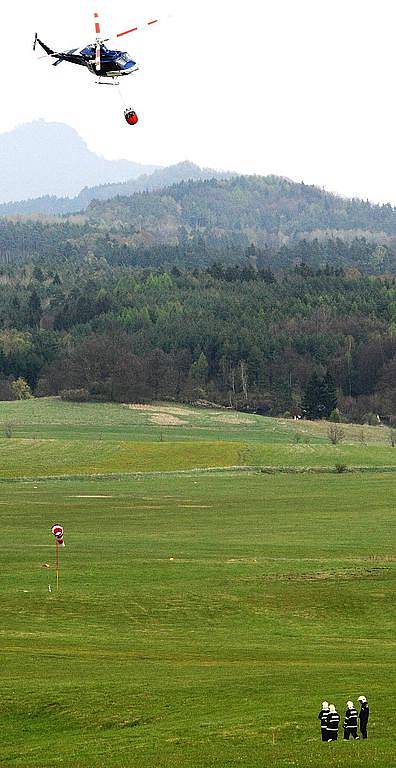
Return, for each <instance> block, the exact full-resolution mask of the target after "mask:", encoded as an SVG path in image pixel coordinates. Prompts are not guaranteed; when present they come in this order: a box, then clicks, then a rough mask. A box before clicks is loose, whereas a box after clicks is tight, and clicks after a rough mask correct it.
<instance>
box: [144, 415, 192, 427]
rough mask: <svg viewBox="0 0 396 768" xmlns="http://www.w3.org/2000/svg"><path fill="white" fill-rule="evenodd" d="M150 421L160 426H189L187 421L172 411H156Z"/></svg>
mask: <svg viewBox="0 0 396 768" xmlns="http://www.w3.org/2000/svg"><path fill="white" fill-rule="evenodd" d="M150 421H151V422H152V423H153V424H158V426H159V427H187V426H188V423H187V421H183V420H182V419H179V418H178V417H177V416H172V415H171V414H170V413H154V414H153V416H151V418H150Z"/></svg>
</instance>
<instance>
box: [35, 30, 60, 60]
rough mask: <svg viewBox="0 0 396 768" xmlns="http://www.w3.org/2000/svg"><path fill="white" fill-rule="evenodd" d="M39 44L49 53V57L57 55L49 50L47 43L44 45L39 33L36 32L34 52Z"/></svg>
mask: <svg viewBox="0 0 396 768" xmlns="http://www.w3.org/2000/svg"><path fill="white" fill-rule="evenodd" d="M37 43H38V44H39V45H40V46H41V48H42V49H43V51H45V52H46V53H48V56H52V55H53V54H54V53H55V51H53V50H52V48H49V46H48V45H46V44H45V43H43V41H42V40H40V38H39V37H38V36H37V32H36V34H35V37H34V43H33V50H34V51H35V50H36V45H37Z"/></svg>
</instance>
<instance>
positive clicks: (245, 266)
mask: <svg viewBox="0 0 396 768" xmlns="http://www.w3.org/2000/svg"><path fill="white" fill-rule="evenodd" d="M63 226H64V227H70V226H72V225H70V224H66V223H65V224H64V225H63ZM60 242H61V240H60ZM306 247H308V246H306ZM345 247H346V246H345ZM258 256H260V254H257V249H256V247H254V246H251V247H250V248H248V249H247V253H245V255H244V257H243V259H242V260H241V263H240V264H239V265H232V264H228V265H222V264H220V263H217V264H212V265H210V266H208V267H204V266H203V267H196V268H193V269H190V268H187V267H183V268H182V267H178V266H173V267H170V268H166V269H165V268H160V269H153V268H142V267H130V266H127V265H123V264H119V265H114V264H110V263H109V260H108V259H106V258H105V257H93V256H91V257H87V258H86V259H83V260H82V259H81V258H80V257H76V256H69V257H65V258H63V259H60V258H58V257H56V258H53V259H51V256H50V253H47V254H46V256H45V258H40V259H37V260H31V259H30V260H29V259H28V260H25V261H24V262H23V263H18V262H17V263H15V264H8V265H3V266H2V267H1V269H0V397H1V398H3V399H7V398H12V397H18V396H20V397H22V396H26V393H28V392H29V390H28V389H26V388H25V389H24V388H23V386H22V389H21V388H20V386H19V385H21V381H22V380H24V381H25V382H26V383H27V384H28V386H29V388H30V390H31V391H32V392H33V393H34V394H35V395H37V396H43V395H49V394H61V395H62V396H63V397H66V398H67V397H69V398H73V399H81V400H84V399H99V400H117V401H133V400H143V401H144V400H150V399H153V398H155V399H158V398H173V399H177V400H180V401H196V400H203V399H204V400H209V401H212V402H216V403H219V404H224V405H228V406H232V407H237V408H242V409H252V410H257V411H258V412H260V413H263V414H283V413H285V412H287V413H290V414H296V415H297V414H302V415H307V416H309V415H311V416H312V415H313V416H314V417H321V416H328V415H329V414H330V412H331V411H332V412H333V416H334V415H335V414H338V413H340V414H341V417H343V418H346V419H351V420H356V421H365V420H371V419H376V418H377V414H379V415H380V416H381V418H383V419H385V420H390V421H393V420H394V418H395V415H396V386H395V382H396V281H395V279H394V278H392V277H389V278H387V279H380V278H376V277H372V276H367V275H363V274H362V273H361V272H360V271H358V270H357V269H352V270H349V271H348V270H347V271H345V270H344V269H343V268H341V267H339V266H336V267H334V266H330V265H328V266H326V267H324V268H321V267H313V266H310V265H308V264H306V263H299V264H298V265H295V266H294V267H291V268H288V269H284V270H281V271H277V272H275V271H273V270H271V269H270V268H269V267H268V266H267V265H264V266H263V265H262V264H261V262H260V258H258ZM22 384H23V382H22ZM18 386H19V389H18ZM315 392H316V394H315ZM312 393H314V394H312ZM318 393H319V394H318ZM324 393H326V398H327V399H326V403H327V404H324V401H323V402H322V401H321V398H322V400H323V399H324V397H325V394H324ZM312 397H313V398H314V400H315V397H316V399H317V400H318V398H319V400H318V402H312ZM337 407H338V410H337Z"/></svg>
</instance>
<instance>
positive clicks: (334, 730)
mask: <svg viewBox="0 0 396 768" xmlns="http://www.w3.org/2000/svg"><path fill="white" fill-rule="evenodd" d="M340 720H341V718H340V716H339V714H338V712H337V710H336V708H335V706H334V704H330V707H329V714H328V715H327V741H337V739H338V726H339V724H340Z"/></svg>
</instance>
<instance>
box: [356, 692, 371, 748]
mask: <svg viewBox="0 0 396 768" xmlns="http://www.w3.org/2000/svg"><path fill="white" fill-rule="evenodd" d="M358 702H359V704H360V712H359V723H360V733H361V734H362V739H367V723H368V719H369V714H370V710H369V705H368V703H367V699H366V697H365V696H359V698H358Z"/></svg>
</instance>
